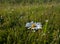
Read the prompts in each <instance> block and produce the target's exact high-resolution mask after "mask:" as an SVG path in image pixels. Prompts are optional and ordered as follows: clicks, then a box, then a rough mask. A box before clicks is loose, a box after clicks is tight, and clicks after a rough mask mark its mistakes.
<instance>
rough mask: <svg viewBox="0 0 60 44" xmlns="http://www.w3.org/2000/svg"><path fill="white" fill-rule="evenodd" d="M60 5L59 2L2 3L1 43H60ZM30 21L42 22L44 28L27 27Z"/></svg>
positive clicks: (0, 12) (0, 11)
mask: <svg viewBox="0 0 60 44" xmlns="http://www.w3.org/2000/svg"><path fill="white" fill-rule="evenodd" d="M59 7H60V5H58V4H57V6H56V5H54V4H50V5H49V4H42V5H24V6H23V5H6V6H4V5H1V7H0V20H1V16H2V20H1V21H0V44H59V39H60V38H59V34H60V33H59V29H60V8H59ZM47 19H48V22H46V20H47ZM28 21H35V22H41V23H42V25H43V26H42V27H43V28H42V30H38V31H36V32H32V31H31V30H28V29H26V28H25V24H26V22H28ZM44 33H45V34H44Z"/></svg>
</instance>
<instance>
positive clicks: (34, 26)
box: [25, 21, 42, 30]
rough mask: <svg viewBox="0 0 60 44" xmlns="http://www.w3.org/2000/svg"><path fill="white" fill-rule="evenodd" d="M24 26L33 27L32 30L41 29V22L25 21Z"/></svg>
mask: <svg viewBox="0 0 60 44" xmlns="http://www.w3.org/2000/svg"><path fill="white" fill-rule="evenodd" d="M25 27H27V28H28V29H33V30H38V29H42V24H41V23H39V22H37V23H36V22H35V23H34V22H33V21H32V22H28V23H26V26H25Z"/></svg>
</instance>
